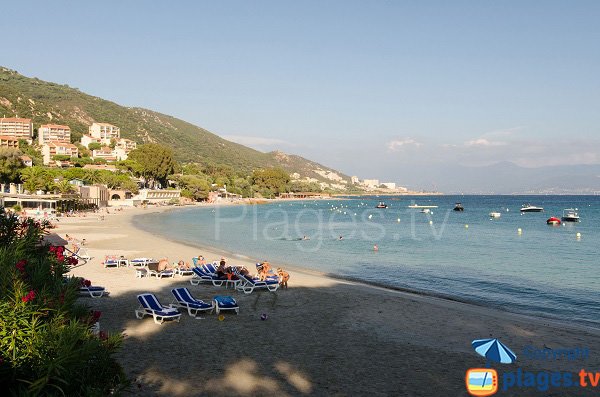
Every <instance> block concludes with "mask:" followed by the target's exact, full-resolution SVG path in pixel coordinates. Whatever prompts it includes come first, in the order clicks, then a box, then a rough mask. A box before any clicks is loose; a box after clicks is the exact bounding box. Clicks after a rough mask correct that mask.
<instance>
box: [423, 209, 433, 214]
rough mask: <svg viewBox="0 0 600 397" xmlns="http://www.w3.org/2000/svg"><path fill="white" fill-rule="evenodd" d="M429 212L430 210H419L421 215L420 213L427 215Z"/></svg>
mask: <svg viewBox="0 0 600 397" xmlns="http://www.w3.org/2000/svg"><path fill="white" fill-rule="evenodd" d="M430 212H431V210H430V209H429V208H423V209H422V210H421V213H422V214H429V213H430Z"/></svg>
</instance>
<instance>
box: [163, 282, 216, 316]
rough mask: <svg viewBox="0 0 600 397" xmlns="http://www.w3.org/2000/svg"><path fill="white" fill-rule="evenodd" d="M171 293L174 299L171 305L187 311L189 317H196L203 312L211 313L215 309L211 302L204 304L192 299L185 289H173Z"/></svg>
mask: <svg viewBox="0 0 600 397" xmlns="http://www.w3.org/2000/svg"><path fill="white" fill-rule="evenodd" d="M171 293H172V294H173V296H174V297H175V302H174V303H173V305H176V306H179V307H181V308H184V309H187V311H188V314H189V315H190V316H196V315H198V312H205V311H209V310H210V312H211V313H212V312H213V310H214V308H215V304H214V303H213V302H210V303H206V302H204V301H202V300H200V299H196V298H194V297H193V296H192V294H190V291H189V290H188V289H187V288H185V287H182V288H173V289H172V290H171Z"/></svg>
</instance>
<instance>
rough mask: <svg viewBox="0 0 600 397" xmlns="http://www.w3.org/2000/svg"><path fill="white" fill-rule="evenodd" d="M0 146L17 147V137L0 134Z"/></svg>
mask: <svg viewBox="0 0 600 397" xmlns="http://www.w3.org/2000/svg"><path fill="white" fill-rule="evenodd" d="M0 147H5V148H13V149H16V148H18V147H19V139H18V138H15V137H14V136H8V135H0Z"/></svg>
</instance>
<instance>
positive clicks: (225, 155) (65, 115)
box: [0, 67, 349, 184]
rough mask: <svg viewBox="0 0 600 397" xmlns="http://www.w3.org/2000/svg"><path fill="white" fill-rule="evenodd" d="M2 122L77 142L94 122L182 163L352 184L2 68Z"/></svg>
mask: <svg viewBox="0 0 600 397" xmlns="http://www.w3.org/2000/svg"><path fill="white" fill-rule="evenodd" d="M1 116H6V117H15V116H18V117H25V118H31V119H32V120H33V125H34V128H38V127H39V126H40V125H41V124H47V123H57V124H64V125H68V126H69V127H71V131H72V138H71V139H72V140H73V141H79V139H80V138H81V136H82V135H83V134H85V133H87V131H88V126H89V125H90V124H92V123H93V122H104V123H110V124H114V125H116V126H118V127H120V129H121V136H122V137H123V138H129V139H132V140H134V141H136V142H137V143H138V144H142V143H147V142H153V143H159V144H162V145H165V146H169V147H171V148H173V150H174V153H175V158H176V159H177V160H178V161H180V162H197V163H216V164H228V165H230V166H231V167H233V169H234V170H239V171H242V172H250V171H252V170H253V169H256V168H264V167H274V166H279V167H282V168H283V169H285V170H286V171H287V172H289V173H290V174H293V173H297V174H299V175H300V177H301V178H304V177H308V178H314V179H317V180H319V181H325V182H328V183H334V184H339V182H336V181H335V180H337V179H338V178H340V179H341V180H344V181H346V182H348V181H349V178H348V176H346V175H343V174H341V173H339V172H337V171H335V170H333V169H330V168H328V167H325V166H323V165H320V164H318V163H314V162H311V161H309V160H306V159H304V158H302V157H299V156H294V155H288V154H285V153H282V152H271V153H263V152H259V151H257V150H254V149H251V148H249V147H246V146H243V145H240V144H237V143H234V142H230V141H227V140H225V139H223V138H220V137H219V136H217V135H215V134H213V133H211V132H209V131H207V130H205V129H203V128H201V127H198V126H195V125H193V124H190V123H187V122H185V121H183V120H179V119H177V118H175V117H172V116H168V115H165V114H161V113H157V112H154V111H152V110H147V109H142V108H135V107H133V108H130V107H124V106H120V105H118V104H116V103H114V102H111V101H107V100H104V99H102V98H98V97H95V96H92V95H88V94H85V93H83V92H81V91H79V90H78V89H76V88H72V87H69V86H68V85H61V84H55V83H50V82H47V81H42V80H39V79H37V78H31V77H26V76H23V75H20V74H19V73H17V72H15V71H13V70H10V69H7V68H4V67H0V117H1Z"/></svg>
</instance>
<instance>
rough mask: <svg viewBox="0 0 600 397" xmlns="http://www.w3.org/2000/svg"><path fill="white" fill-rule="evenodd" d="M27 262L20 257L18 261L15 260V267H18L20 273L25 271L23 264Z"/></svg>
mask: <svg viewBox="0 0 600 397" xmlns="http://www.w3.org/2000/svg"><path fill="white" fill-rule="evenodd" d="M26 264H27V261H26V260H25V259H21V260H20V261H18V262H17V264H16V265H15V267H16V268H17V269H19V271H20V272H21V273H25V265H26Z"/></svg>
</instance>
